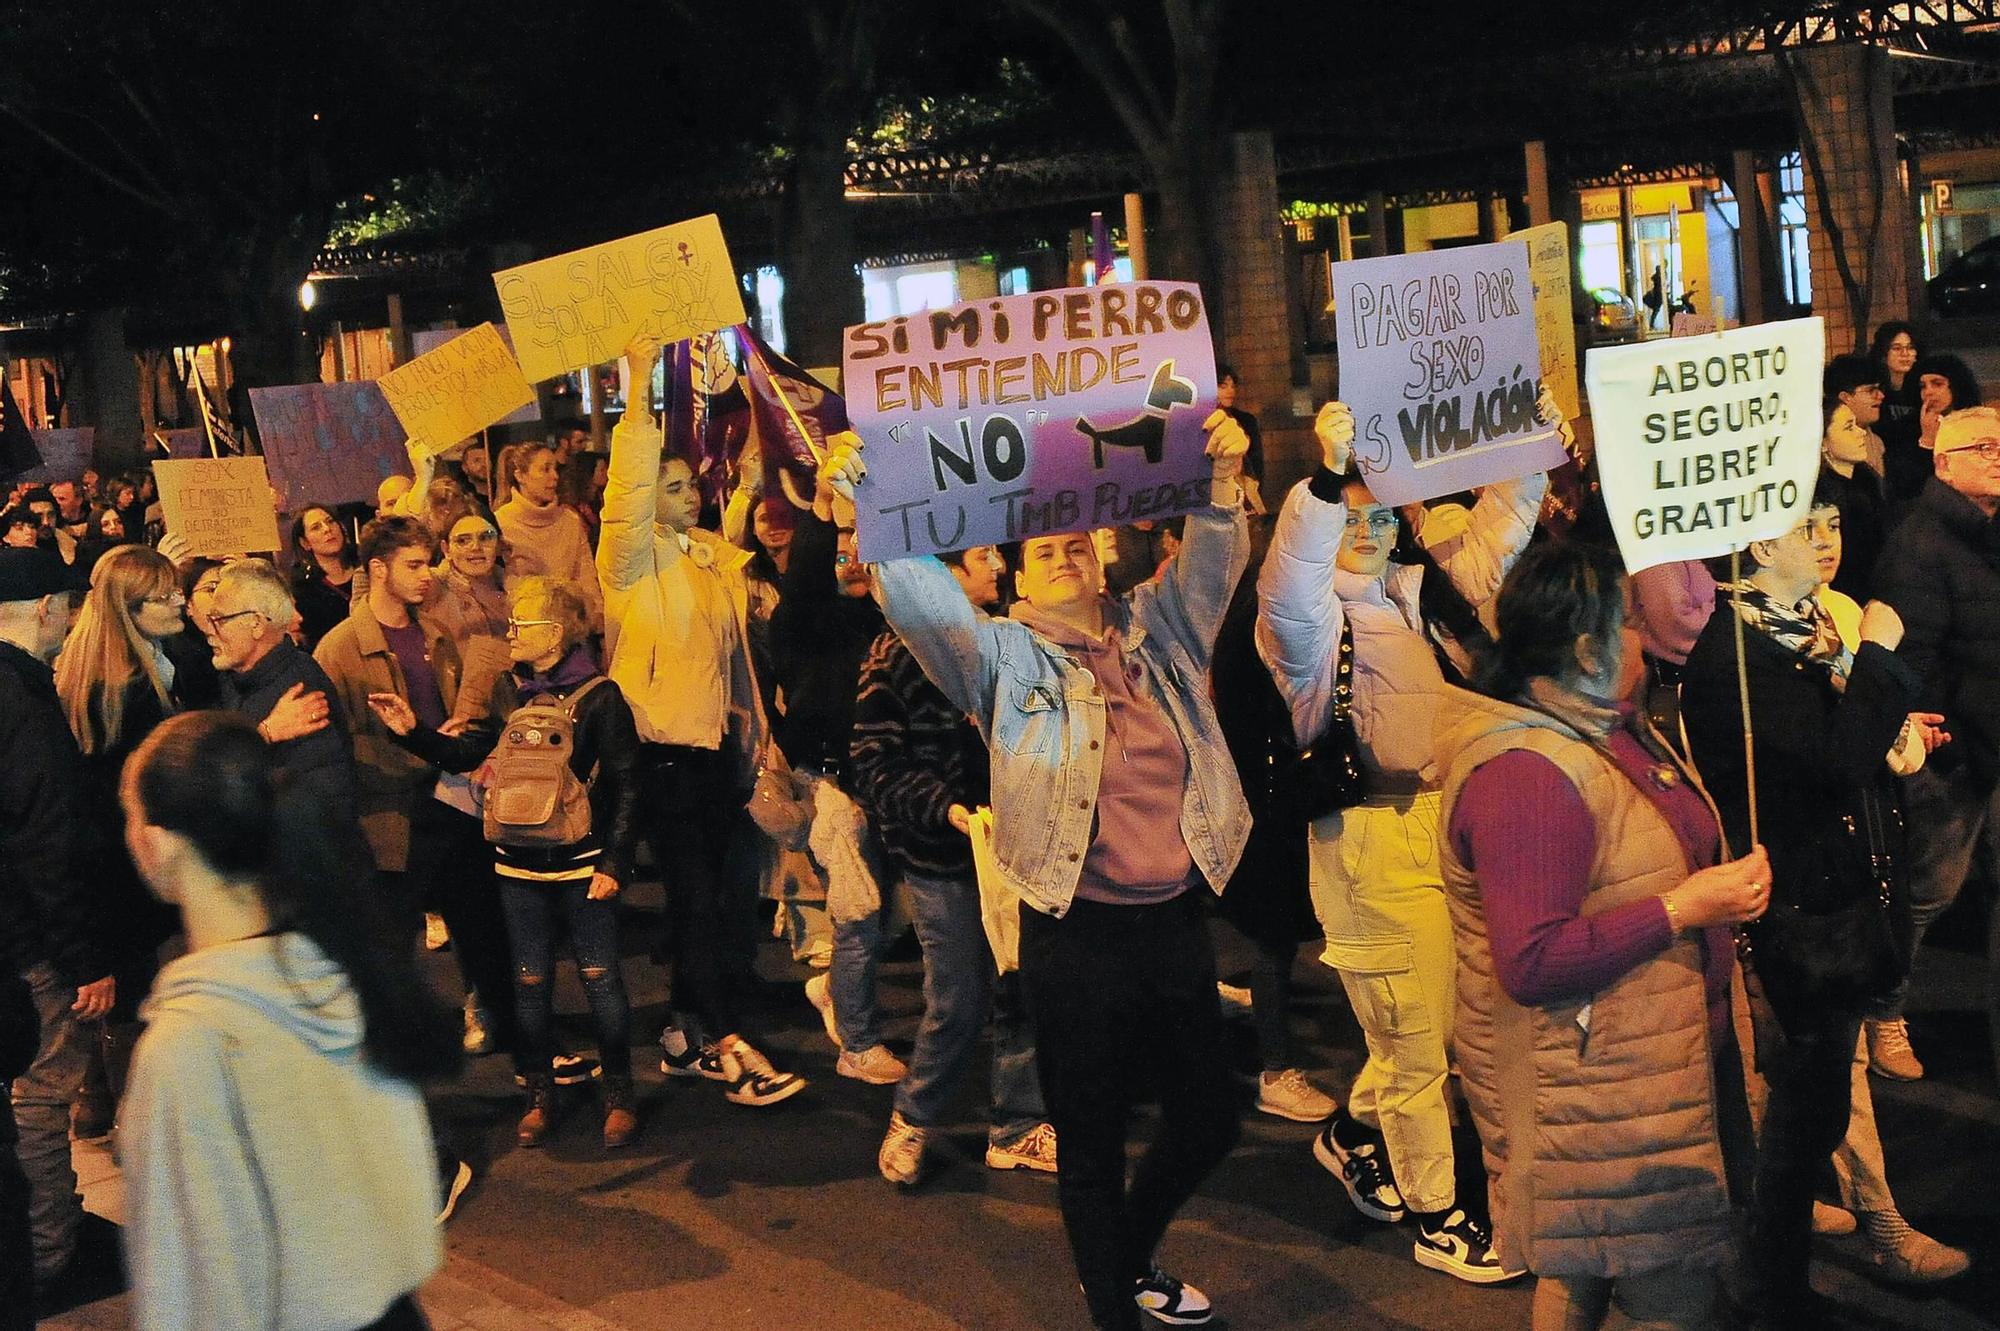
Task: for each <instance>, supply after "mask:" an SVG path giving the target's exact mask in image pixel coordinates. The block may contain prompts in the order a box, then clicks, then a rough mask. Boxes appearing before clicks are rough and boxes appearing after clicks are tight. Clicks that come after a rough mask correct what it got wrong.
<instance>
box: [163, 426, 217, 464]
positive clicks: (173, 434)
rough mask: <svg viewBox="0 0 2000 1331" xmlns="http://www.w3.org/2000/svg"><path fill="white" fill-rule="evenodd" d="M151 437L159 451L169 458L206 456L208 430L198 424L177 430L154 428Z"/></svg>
mask: <svg viewBox="0 0 2000 1331" xmlns="http://www.w3.org/2000/svg"><path fill="white" fill-rule="evenodd" d="M153 439H154V440H155V441H156V442H157V443H158V444H159V447H160V451H161V452H163V453H165V454H166V455H167V456H168V457H170V458H205V457H207V456H208V431H206V430H204V429H202V428H201V427H200V426H199V425H190V426H186V427H184V428H182V429H178V430H155V431H153Z"/></svg>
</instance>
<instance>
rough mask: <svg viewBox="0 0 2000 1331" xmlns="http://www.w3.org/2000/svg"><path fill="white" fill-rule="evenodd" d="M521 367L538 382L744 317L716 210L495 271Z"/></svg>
mask: <svg viewBox="0 0 2000 1331" xmlns="http://www.w3.org/2000/svg"><path fill="white" fill-rule="evenodd" d="M493 285H494V287H495V288H496V289H497V290H498V291H499V293H500V308H501V309H502V310H503V311H505V312H506V315H507V329H508V331H509V332H511V333H512V334H513V335H514V352H515V355H516V356H517V357H518V358H519V359H520V363H521V371H522V373H524V374H525V375H527V377H528V379H529V380H530V381H531V382H534V383H540V382H541V381H542V380H544V379H553V378H555V377H556V376H557V375H559V374H561V373H562V372H563V371H565V370H575V369H581V368H582V367H584V366H586V365H602V364H604V363H605V362H606V361H611V360H616V359H617V358H618V357H619V356H620V355H622V354H624V351H625V344H626V343H627V342H630V341H631V340H632V337H633V335H634V334H636V333H638V332H640V331H641V330H644V331H646V332H649V333H652V334H653V335H654V336H655V337H657V338H659V339H660V341H661V342H662V343H664V344H671V343H674V342H678V341H680V340H681V339H683V338H689V337H693V336H694V335H695V334H696V333H711V332H714V331H715V330H716V329H718V328H727V327H728V326H729V325H731V324H739V323H742V322H743V319H744V314H743V292H742V290H741V289H740V288H739V287H738V286H737V284H736V268H735V266H734V265H733V264H731V263H730V261H729V250H728V248H727V246H725V245H724V244H723V241H722V223H721V222H720V221H719V220H717V218H716V217H715V215H714V214H713V213H710V214H708V215H707V216H705V217H697V218H695V219H694V220H692V221H688V222H676V223H675V224H674V225H672V226H663V227H660V228H659V229H658V230H655V231H644V232H641V233H640V234H638V235H636V236H627V237H625V238H624V239H623V240H614V241H611V242H609V243H607V244H603V245H593V246H590V247H589V248H587V249H580V250H572V251H570V252H569V253H568V254H558V255H556V256H555V257H554V258H550V259H538V260H536V261H535V262H534V263H527V264H522V265H521V266H520V267H518V268H506V269H502V270H501V271H500V272H497V273H495V274H493Z"/></svg>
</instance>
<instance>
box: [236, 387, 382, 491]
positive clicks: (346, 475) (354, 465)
mask: <svg viewBox="0 0 2000 1331" xmlns="http://www.w3.org/2000/svg"><path fill="white" fill-rule="evenodd" d="M250 410H251V411H252V413H254V414H255V416H256V417H257V432H258V437H259V438H260V439H262V441H263V444H264V457H265V459H266V460H267V461H268V462H269V463H270V471H271V481H272V484H274V485H276V486H277V488H278V493H279V495H280V496H281V497H282V498H283V500H284V511H285V512H287V513H296V512H298V511H299V510H300V509H302V508H304V507H305V506H306V505H308V504H346V503H354V502H364V503H373V502H375V490H376V487H377V486H379V485H381V483H382V481H383V480H384V478H386V477H388V476H390V475H392V474H401V475H404V476H408V475H410V474H411V468H410V457H409V453H408V451H407V450H406V449H405V448H404V446H403V427H402V424H401V423H400V422H399V421H397V419H396V414H395V413H394V412H392V411H390V410H389V403H388V400H387V399H386V398H384V397H383V396H382V388H381V385H380V384H377V383H374V382H372V381H368V382H359V381H355V382H348V383H340V384H291V385H288V386H286V387H283V388H253V389H251V390H250Z"/></svg>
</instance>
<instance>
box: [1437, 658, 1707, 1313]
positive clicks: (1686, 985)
mask: <svg viewBox="0 0 2000 1331" xmlns="http://www.w3.org/2000/svg"><path fill="white" fill-rule="evenodd" d="M1455 694H1456V696H1455V698H1454V699H1453V700H1452V705H1451V706H1449V707H1448V709H1447V711H1446V712H1445V713H1444V715H1443V718H1442V719H1441V721H1440V726H1439V742H1438V758H1439V762H1440V764H1441V766H1442V767H1443V769H1444V771H1445V773H1446V776H1445V782H1444V805H1443V810H1442V812H1441V815H1440V826H1442V827H1449V826H1450V825H1451V817H1452V810H1453V808H1454V807H1455V805H1456V803H1457V799H1458V794H1459V791H1460V790H1461V789H1463V787H1464V785H1465V782H1466V779H1467V778H1468V777H1470V776H1471V775H1472V773H1473V771H1474V770H1475V769H1476V768H1477V767H1478V766H1479V765H1480V764H1482V763H1484V762H1486V761H1488V760H1490V759H1492V758H1495V757H1498V756H1499V755H1500V754H1502V753H1505V752H1508V751H1510V750H1515V749H1525V750H1528V751H1530V752H1534V753H1538V754H1540V755H1541V756H1543V757H1545V758H1547V759H1549V760H1550V761H1551V762H1553V763H1554V764H1555V765H1556V766H1557V767H1558V768H1560V769H1561V771H1562V773H1563V774H1564V775H1565V776H1566V777H1568V778H1569V780H1570V782H1571V784H1573V785H1574V786H1575V787H1576V789H1577V792H1578V794H1579V795H1580V796H1581V797H1582V799H1583V802H1584V805H1585V806H1586V807H1587V808H1588V809H1589V810H1590V815H1591V819H1592V821H1593V822H1594V823H1595V825H1596V827H1597V853H1596V859H1595V862H1594V863H1593V864H1592V867H1591V877H1590V881H1591V884H1592V887H1591V891H1590V895H1589V896H1588V897H1587V898H1586V899H1585V901H1584V905H1583V911H1584V913H1585V914H1586V915H1594V914H1597V913H1599V912H1601V911H1605V910H1609V909H1611V908H1612V907H1614V906H1618V905H1622V904H1624V903H1625V902H1628V901H1632V900H1634V899H1637V898H1639V897H1643V896H1650V895H1657V894H1658V893H1660V892H1663V891H1665V890H1666V889H1668V888H1670V887H1672V886H1674V885H1675V884H1676V883H1679V882H1680V881H1682V880H1683V879H1685V878H1686V877H1687V875H1688V873H1689V871H1690V866H1689V865H1688V863H1687V858H1686V855H1685V854H1684V852H1683V851H1682V850H1681V846H1680V842H1679V841H1678V840H1677V839H1676V838H1675V836H1674V832H1673V829H1672V828H1671V827H1670V826H1669V825H1668V823H1667V821H1666V819H1665V818H1664V817H1663V816H1661V814H1660V813H1659V812H1658V811H1657V810H1655V809H1654V808H1653V806H1652V804H1651V803H1650V802H1648V801H1647V799H1646V797H1645V796H1644V795H1643V794H1641V793H1640V792H1639V791H1638V790H1637V789H1636V788H1634V787H1633V785H1632V783H1631V782H1630V781H1629V780H1627V779H1626V778H1625V776H1624V775H1623V774H1622V773H1620V772H1619V771H1618V770H1617V768H1615V767H1614V766H1613V765H1612V763H1611V761H1610V760H1609V759H1608V758H1606V757H1604V756H1603V755H1602V754H1601V753H1600V752H1599V751H1598V750H1597V749H1595V748H1593V747H1592V746H1591V745H1590V743H1588V742H1587V741H1586V740H1585V739H1584V738H1582V737H1581V736H1580V735H1578V734H1577V733H1576V732H1575V731H1573V730H1571V729H1570V728H1569V727H1567V726H1565V725H1564V724H1563V723H1562V722H1560V721H1557V720H1556V719H1554V718H1553V717H1550V716H1547V715H1545V714H1543V713H1541V712H1537V711H1532V710H1529V709H1527V708H1523V707H1517V706H1514V705H1511V704H1508V703H1502V702H1496V701H1494V700H1492V699H1489V698H1483V697H1480V696H1478V695H1475V694H1469V693H1464V692H1460V691H1455ZM1441 840H1442V842H1443V844H1442V846H1441V847H1440V849H1441V852H1442V868H1443V873H1444V882H1445V889H1446V895H1447V898H1448V899H1449V901H1450V905H1451V915H1452V931H1453V934H1454V936H1455V937H1456V939H1457V942H1458V1020H1457V1026H1456V1037H1455V1042H1456V1045H1457V1049H1458V1056H1459V1064H1460V1067H1461V1069H1462V1071H1463V1074H1464V1075H1463V1084H1464V1087H1465V1096H1466V1100H1467V1101H1468V1102H1469V1103H1470V1104H1471V1106H1472V1111H1473V1115H1474V1118H1475V1119H1476V1120H1477V1122H1478V1126H1479V1135H1480V1139H1481V1141H1482V1143H1483V1144H1484V1147H1485V1151H1486V1170H1487V1177H1488V1180H1489V1187H1490V1190H1491V1199H1492V1209H1493V1222H1494V1225H1493V1227H1494V1238H1495V1242H1496V1243H1497V1245H1498V1246H1499V1249H1500V1253H1501V1256H1502V1258H1503V1259H1504V1260H1505V1261H1507V1262H1508V1263H1509V1264H1515V1263H1519V1264H1523V1265H1525V1266H1526V1267H1527V1268H1528V1269H1529V1270H1531V1271H1533V1272H1535V1273H1536V1274H1537V1275H1553V1276H1596V1277H1601V1278H1617V1277H1621V1276H1632V1275H1641V1274H1644V1273H1646V1272H1649V1271H1656V1270H1660V1269H1663V1268H1668V1267H1687V1268H1708V1267H1715V1266H1719V1265H1720V1264H1721V1263H1722V1261H1723V1259H1724V1257H1725V1256H1726V1254H1727V1252H1728V1246H1729V1196H1728V1190H1727V1186H1726V1184H1725V1182H1724V1172H1723V1157H1722V1148H1721V1145H1720V1144H1719V1141H1718V1136H1717V1120H1716V1107H1715V1086H1714V1073H1713V1069H1712V1064H1711V1061H1710V1044H1709V1035H1708V1012H1707V1004H1706V997H1705V993H1704V990H1703V984H1702V953H1701V944H1700V942H1699V940H1698V935H1693V934H1682V935H1680V936H1678V937H1676V938H1675V940H1674V942H1673V944H1672V945H1671V946H1670V947H1668V949H1667V950H1666V951H1665V952H1663V953H1661V954H1660V955H1658V956H1656V957H1654V958H1652V959H1651V960H1648V961H1644V962H1641V963H1640V964H1639V965H1637V966H1635V967H1633V968H1632V969H1631V970H1629V971H1627V972H1626V973H1625V974H1624V975H1623V976H1621V977H1620V978H1619V979H1617V980H1616V981H1614V982H1613V983H1611V984H1610V985H1609V986H1607V987H1605V988H1603V989H1600V990H1599V991H1598V992H1597V993H1595V994H1593V995H1591V997H1590V999H1589V1000H1588V1001H1587V1002H1561V1003H1552V1004H1548V1005H1539V1006H1532V1007H1527V1006H1523V1005H1521V1004H1519V1003H1516V1002H1515V1001H1514V1000H1513V999H1511V998H1509V997H1508V996H1507V994H1506V991H1505V990H1504V989H1502V988H1501V986H1500V983H1499V981H1498V979H1497V978H1496V976H1495V974H1494V967H1493V955H1492V952H1491V950H1490V948H1489V946H1488V941H1487V933H1486V917H1485V913H1484V910H1483V908H1482V906H1481V903H1480V887H1479V882H1478V880H1477V879H1476V878H1475V877H1473V875H1472V874H1471V872H1470V871H1468V870H1467V869H1466V867H1465V866H1464V865H1463V864H1462V863H1460V862H1459V859H1458V856H1457V855H1456V853H1455V851H1454V849H1453V847H1452V841H1451V838H1450V837H1449V836H1445V837H1443V838H1441ZM1586 1007H1588V1009H1589V1012H1588V1015H1587V1017H1584V1020H1585V1021H1586V1022H1587V1024H1588V1030H1587V1031H1586V1030H1585V1029H1584V1027H1583V1026H1580V1025H1579V1024H1578V1021H1579V1017H1582V1016H1583V1015H1584V1009H1585V1008H1586Z"/></svg>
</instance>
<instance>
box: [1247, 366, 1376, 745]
mask: <svg viewBox="0 0 2000 1331" xmlns="http://www.w3.org/2000/svg"><path fill="white" fill-rule="evenodd" d="M1313 433H1314V434H1315V435H1316V436H1317V437H1318V439H1319V444H1320V466H1319V470H1318V471H1316V472H1314V473H1313V475H1312V477H1311V479H1309V480H1304V481H1300V482H1299V483H1298V484H1297V485H1295V486H1293V487H1292V492H1291V494H1289V495H1287V496H1286V497H1285V503H1284V506H1283V508H1281V509H1280V510H1279V513H1278V527H1277V530H1276V531H1275V532H1274V533H1273V534H1272V536H1271V550H1270V553H1269V554H1268V555H1266V556H1265V558H1264V568H1263V571H1262V572H1260V573H1259V574H1258V575H1257V635H1256V636H1257V654H1258V655H1259V656H1261V657H1263V658H1264V664H1265V665H1266V666H1268V667H1269V668H1270V671H1271V678H1272V679H1273V681H1275V682H1276V684H1277V686H1278V692H1279V693H1280V694H1282V695H1283V696H1284V699H1285V705H1286V706H1287V707H1289V708H1290V709H1291V713H1292V729H1293V731H1294V732H1295V738H1296V739H1297V740H1298V742H1299V743H1301V744H1307V743H1310V742H1312V741H1313V740H1315V739H1317V738H1318V737H1319V736H1320V735H1321V734H1322V733H1324V732H1325V730H1326V727H1327V723H1328V722H1329V721H1330V720H1332V717H1333V679H1334V660H1333V653H1334V649H1335V648H1336V647H1337V646H1338V645H1339V643H1340V631H1341V627H1342V625H1343V624H1344V622H1345V614H1344V612H1343V611H1342V609H1341V605H1340V597H1339V596H1337V595H1336V594H1335V593H1334V590H1333V568H1334V559H1335V557H1336V556H1337V555H1338V554H1339V553H1340V533H1341V524H1342V523H1343V522H1344V521H1345V520H1346V517H1347V505H1346V502H1345V501H1344V500H1343V499H1342V498H1341V492H1340V486H1341V480H1340V476H1341V473H1342V472H1344V471H1345V470H1346V468H1347V464H1348V462H1349V460H1350V459H1351V458H1352V456H1353V444H1354V416H1353V413H1351V412H1350V411H1349V410H1348V409H1347V407H1346V405H1345V404H1343V403H1339V402H1329V403H1327V404H1326V405H1325V406H1324V407H1321V408H1320V410H1319V415H1318V417H1317V418H1315V420H1314V422H1313Z"/></svg>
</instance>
